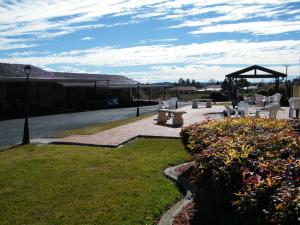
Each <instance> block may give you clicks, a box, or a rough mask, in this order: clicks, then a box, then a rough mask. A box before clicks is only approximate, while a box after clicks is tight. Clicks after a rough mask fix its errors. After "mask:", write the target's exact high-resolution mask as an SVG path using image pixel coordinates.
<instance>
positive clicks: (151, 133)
mask: <svg viewBox="0 0 300 225" xmlns="http://www.w3.org/2000/svg"><path fill="white" fill-rule="evenodd" d="M223 109H224V106H213V108H198V109H192V107H191V105H188V106H185V107H182V108H180V111H186V112H187V113H186V114H183V119H184V125H183V126H188V125H190V124H193V123H196V122H201V121H203V120H205V119H206V118H207V116H206V115H205V114H206V113H216V112H220V113H221V112H222V111H223ZM156 117H157V116H153V117H150V118H146V119H142V120H139V121H136V122H133V123H130V124H126V125H123V126H120V127H116V128H113V129H110V130H107V131H103V132H100V133H96V134H93V135H71V136H69V137H66V138H62V139H58V140H55V143H61V144H78V145H94V146H109V147H117V146H119V145H122V144H124V143H126V142H128V141H130V140H132V139H134V138H136V137H141V136H142V137H168V138H178V137H179V132H180V130H181V127H177V128H174V127H172V124H171V123H172V119H170V120H168V123H167V124H166V125H158V124H157V121H156Z"/></svg>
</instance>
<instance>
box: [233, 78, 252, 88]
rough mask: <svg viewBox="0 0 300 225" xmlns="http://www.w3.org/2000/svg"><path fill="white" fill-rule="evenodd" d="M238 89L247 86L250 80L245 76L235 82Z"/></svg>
mask: <svg viewBox="0 0 300 225" xmlns="http://www.w3.org/2000/svg"><path fill="white" fill-rule="evenodd" d="M236 85H237V88H238V89H243V88H244V87H249V86H250V82H249V81H248V80H247V79H246V78H241V79H239V80H238V81H237V82H236Z"/></svg>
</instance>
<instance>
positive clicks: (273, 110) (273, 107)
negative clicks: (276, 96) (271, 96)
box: [259, 103, 280, 119]
mask: <svg viewBox="0 0 300 225" xmlns="http://www.w3.org/2000/svg"><path fill="white" fill-rule="evenodd" d="M279 109H280V105H279V104H278V103H271V104H269V105H267V106H266V107H265V108H264V109H262V110H260V111H259V115H263V116H264V117H266V118H269V119H276V117H277V112H278V110H279Z"/></svg>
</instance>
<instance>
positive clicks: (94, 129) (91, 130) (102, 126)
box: [52, 113, 155, 138]
mask: <svg viewBox="0 0 300 225" xmlns="http://www.w3.org/2000/svg"><path fill="white" fill-rule="evenodd" d="M153 115H155V113H148V114H144V115H141V116H139V117H130V118H126V119H121V120H115V121H110V122H107V123H99V124H95V125H91V126H85V127H81V128H78V129H73V130H66V131H63V132H60V133H57V134H55V135H52V137H56V138H61V137H67V136H70V135H89V134H95V133H98V132H101V131H104V130H109V129H112V128H114V127H118V126H122V125H125V124H128V123H132V122H135V121H138V120H141V119H145V118H148V117H150V116H153Z"/></svg>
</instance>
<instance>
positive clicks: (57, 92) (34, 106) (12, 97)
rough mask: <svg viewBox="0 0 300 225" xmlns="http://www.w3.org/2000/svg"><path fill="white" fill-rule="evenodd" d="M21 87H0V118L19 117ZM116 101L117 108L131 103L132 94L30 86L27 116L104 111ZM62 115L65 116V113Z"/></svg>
mask: <svg viewBox="0 0 300 225" xmlns="http://www.w3.org/2000/svg"><path fill="white" fill-rule="evenodd" d="M24 93H25V85H24V83H12V82H11V83H0V116H1V117H2V118H10V117H18V116H22V115H23V109H24V107H23V105H24V96H25V94H24ZM112 98H117V99H118V102H119V104H122V103H124V102H125V103H128V102H130V101H131V100H132V90H131V89H129V88H124V89H97V90H96V89H95V88H88V87H71V88H67V87H63V86H61V85H59V84H56V83H45V82H43V83H33V82H31V83H30V86H29V90H28V103H29V108H30V114H31V115H36V114H49V113H56V112H60V111H63V112H65V111H66V110H67V111H69V110H75V111H76V110H86V109H99V108H107V107H109V105H108V104H107V102H108V101H109V99H112ZM67 111H66V112H67Z"/></svg>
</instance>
